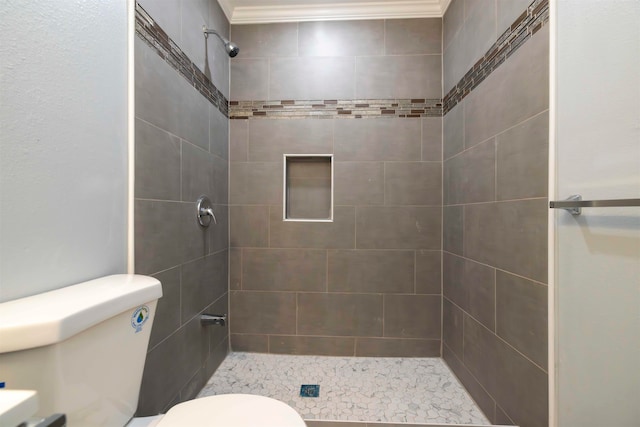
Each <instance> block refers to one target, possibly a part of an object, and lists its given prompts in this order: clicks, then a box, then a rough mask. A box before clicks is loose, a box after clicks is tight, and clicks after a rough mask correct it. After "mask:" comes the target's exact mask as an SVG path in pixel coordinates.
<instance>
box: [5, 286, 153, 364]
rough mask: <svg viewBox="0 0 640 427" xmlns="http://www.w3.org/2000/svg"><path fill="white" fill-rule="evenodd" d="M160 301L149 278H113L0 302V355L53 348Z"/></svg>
mask: <svg viewBox="0 0 640 427" xmlns="http://www.w3.org/2000/svg"><path fill="white" fill-rule="evenodd" d="M160 297H162V286H161V284H160V282H159V281H158V280H157V279H155V278H153V277H148V276H141V275H135V274H116V275H113V276H106V277H101V278H99V279H95V280H90V281H88V282H83V283H79V284H77V285H72V286H67V287H65V288H60V289H56V290H53V291H49V292H45V293H42V294H38V295H33V296H30V297H26V298H20V299H17V300H13V301H7V302H4V303H1V304H0V353H8V352H11V351H18V350H26V349H29V348H35V347H41V346H44V345H50V344H55V343H57V342H61V341H64V340H65V339H67V338H69V337H71V336H73V335H75V334H77V333H79V332H82V331H84V330H85V329H88V328H90V327H91V326H93V325H96V324H98V323H100V322H102V321H104V320H107V319H109V318H111V317H114V316H116V315H118V314H120V313H123V312H125V311H127V310H129V309H132V308H136V307H138V306H140V305H143V304H145V303H148V302H151V301H154V300H157V299H158V298H160Z"/></svg>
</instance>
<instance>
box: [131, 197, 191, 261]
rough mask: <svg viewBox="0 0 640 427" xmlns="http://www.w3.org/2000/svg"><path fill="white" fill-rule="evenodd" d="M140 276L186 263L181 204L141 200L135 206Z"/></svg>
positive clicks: (137, 257) (136, 248) (137, 258)
mask: <svg viewBox="0 0 640 427" xmlns="http://www.w3.org/2000/svg"><path fill="white" fill-rule="evenodd" d="M135 211H136V212H137V214H136V215H135V230H136V239H135V259H136V273H138V274H153V273H155V272H158V271H162V270H166V269H168V268H171V267H175V266H176V265H178V264H181V263H182V262H183V261H184V252H183V248H181V247H180V245H179V244H177V243H178V242H181V241H183V237H182V235H181V231H182V230H181V228H182V227H181V225H182V213H183V209H182V206H181V204H180V203H177V202H163V201H146V200H137V201H136V202H135Z"/></svg>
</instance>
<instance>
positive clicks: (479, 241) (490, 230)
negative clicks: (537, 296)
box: [464, 199, 548, 282]
mask: <svg viewBox="0 0 640 427" xmlns="http://www.w3.org/2000/svg"><path fill="white" fill-rule="evenodd" d="M464 209H465V212H464V218H465V224H464V245H465V246H464V248H465V256H467V257H469V258H472V259H474V260H477V261H479V262H482V263H486V264H490V265H494V266H496V267H498V268H500V269H504V270H507V271H511V272H513V273H516V274H519V275H522V276H524V277H529V278H531V279H534V280H537V281H540V282H546V279H547V209H548V207H547V201H546V199H536V200H523V201H514V202H500V203H486V204H484V203H483V204H477V205H469V206H465V208H464Z"/></svg>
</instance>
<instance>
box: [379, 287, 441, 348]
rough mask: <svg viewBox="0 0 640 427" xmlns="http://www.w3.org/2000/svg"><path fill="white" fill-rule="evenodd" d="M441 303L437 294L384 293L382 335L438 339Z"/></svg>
mask: <svg viewBox="0 0 640 427" xmlns="http://www.w3.org/2000/svg"><path fill="white" fill-rule="evenodd" d="M441 304H442V298H441V297H440V296H439V295H438V296H436V295H385V296H384V336H385V337H399V338H424V339H440V330H441V321H442V311H441Z"/></svg>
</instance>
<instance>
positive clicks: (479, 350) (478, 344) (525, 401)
mask: <svg viewBox="0 0 640 427" xmlns="http://www.w3.org/2000/svg"><path fill="white" fill-rule="evenodd" d="M464 351H465V363H466V362H467V360H469V363H468V366H469V370H470V371H471V372H472V373H473V374H474V375H476V377H477V378H478V379H480V381H481V382H483V383H484V384H487V385H486V387H487V391H489V393H491V394H492V395H494V396H496V401H497V402H500V407H501V408H502V409H503V410H504V412H505V413H506V414H507V415H508V416H509V418H511V419H513V421H514V422H516V423H518V424H520V425H526V426H532V427H542V426H546V425H547V423H548V401H547V387H548V378H547V373H546V372H544V371H543V370H541V369H540V368H538V367H537V366H535V365H534V364H533V363H531V362H530V361H528V360H527V359H525V358H524V357H523V356H522V355H520V354H519V353H518V352H517V351H515V350H513V348H511V347H510V346H508V345H507V344H506V343H505V342H504V341H502V340H500V339H498V338H497V337H496V336H495V335H493V334H491V333H490V332H489V331H488V330H486V329H484V328H483V327H482V326H479V324H478V323H476V322H475V321H473V319H470V318H469V317H467V318H466V319H465V350H464ZM497 367H500V369H501V370H504V371H506V372H509V374H510V375H500V374H499V373H498V372H497V371H496V369H497ZM487 375H491V376H492V377H491V378H489V379H487V378H485V377H486V376H487ZM481 378H482V379H481Z"/></svg>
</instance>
